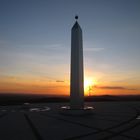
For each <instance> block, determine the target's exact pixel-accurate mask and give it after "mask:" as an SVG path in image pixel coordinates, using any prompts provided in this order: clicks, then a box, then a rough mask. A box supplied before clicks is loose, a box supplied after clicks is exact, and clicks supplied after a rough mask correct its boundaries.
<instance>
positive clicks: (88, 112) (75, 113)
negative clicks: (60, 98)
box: [60, 106, 94, 116]
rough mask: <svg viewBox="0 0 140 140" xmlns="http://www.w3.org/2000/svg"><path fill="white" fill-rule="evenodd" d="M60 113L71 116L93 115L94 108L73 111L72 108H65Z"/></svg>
mask: <svg viewBox="0 0 140 140" xmlns="http://www.w3.org/2000/svg"><path fill="white" fill-rule="evenodd" d="M60 113H61V114H63V115H71V116H81V115H92V114H93V113H94V107H92V106H84V107H83V108H79V109H71V108H70V106H63V107H61V109H60Z"/></svg>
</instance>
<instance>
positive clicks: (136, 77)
mask: <svg viewBox="0 0 140 140" xmlns="http://www.w3.org/2000/svg"><path fill="white" fill-rule="evenodd" d="M76 14H78V16H79V19H78V22H79V24H80V26H81V28H82V30H83V49H84V77H85V95H89V94H90V95H104V94H106V95H126V94H132V95H134V94H140V0H0V93H11V94H12V93H19V94H21V93H33V94H48V95H49V94H51V95H69V86H70V47H71V28H72V26H73V24H74V22H75V19H74V16H75V15H76Z"/></svg>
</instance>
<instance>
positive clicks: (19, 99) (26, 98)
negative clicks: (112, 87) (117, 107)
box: [0, 94, 140, 105]
mask: <svg viewBox="0 0 140 140" xmlns="http://www.w3.org/2000/svg"><path fill="white" fill-rule="evenodd" d="M69 100H70V99H69V97H67V96H48V95H33V94H0V105H18V104H23V103H49V102H69ZM85 101H88V102H101V101H118V102H119V101H140V95H122V96H121V95H118V96H111V95H102V96H90V97H85Z"/></svg>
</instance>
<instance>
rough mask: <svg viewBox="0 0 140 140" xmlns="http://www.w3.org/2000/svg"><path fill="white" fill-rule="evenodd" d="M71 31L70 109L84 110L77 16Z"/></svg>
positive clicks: (80, 43)
mask: <svg viewBox="0 0 140 140" xmlns="http://www.w3.org/2000/svg"><path fill="white" fill-rule="evenodd" d="M75 19H76V22H75V24H74V25H73V27H72V29H71V74H70V108H71V109H83V108H84V68H83V39H82V29H81V27H80V25H79V24H78V21H77V20H78V16H75Z"/></svg>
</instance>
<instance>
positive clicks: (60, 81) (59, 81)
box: [56, 80, 65, 83]
mask: <svg viewBox="0 0 140 140" xmlns="http://www.w3.org/2000/svg"><path fill="white" fill-rule="evenodd" d="M56 82H58V83H63V82H65V81H62V80H56Z"/></svg>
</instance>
